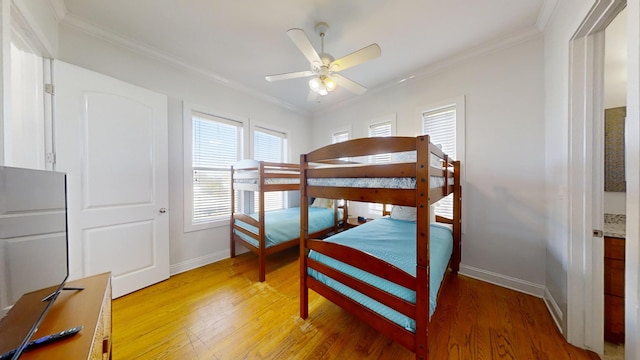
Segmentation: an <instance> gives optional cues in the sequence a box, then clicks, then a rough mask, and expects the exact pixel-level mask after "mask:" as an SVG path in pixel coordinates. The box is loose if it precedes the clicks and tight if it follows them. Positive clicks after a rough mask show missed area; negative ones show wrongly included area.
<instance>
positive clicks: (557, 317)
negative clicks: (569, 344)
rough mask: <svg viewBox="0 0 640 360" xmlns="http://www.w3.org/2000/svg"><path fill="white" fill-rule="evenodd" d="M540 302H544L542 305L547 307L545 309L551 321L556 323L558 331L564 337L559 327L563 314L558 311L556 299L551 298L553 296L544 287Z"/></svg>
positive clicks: (560, 326)
mask: <svg viewBox="0 0 640 360" xmlns="http://www.w3.org/2000/svg"><path fill="white" fill-rule="evenodd" d="M542 300H544V304H545V305H547V309H548V310H549V313H550V314H551V317H552V318H553V321H554V322H555V323H556V326H557V327H558V330H559V331H560V333H561V334H563V335H564V331H563V330H562V325H561V324H562V323H563V321H564V314H563V313H562V310H560V306H558V303H557V302H556V299H554V298H553V295H551V293H550V292H549V289H547V288H546V287H545V289H544V298H542Z"/></svg>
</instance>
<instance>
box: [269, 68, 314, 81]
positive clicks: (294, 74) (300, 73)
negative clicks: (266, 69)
mask: <svg viewBox="0 0 640 360" xmlns="http://www.w3.org/2000/svg"><path fill="white" fill-rule="evenodd" d="M311 75H313V71H311V70H306V71H297V72H290V73H284V74H276V75H268V76H265V77H264V78H265V79H267V81H280V80H288V79H296V78H301V77H307V76H311Z"/></svg>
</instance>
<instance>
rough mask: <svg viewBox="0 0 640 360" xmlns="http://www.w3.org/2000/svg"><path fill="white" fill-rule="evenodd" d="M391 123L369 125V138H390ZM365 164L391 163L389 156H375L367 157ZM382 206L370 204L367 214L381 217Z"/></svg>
mask: <svg viewBox="0 0 640 360" xmlns="http://www.w3.org/2000/svg"><path fill="white" fill-rule="evenodd" d="M391 135H392V134H391V122H390V121H385V122H381V123H377V124H372V125H369V137H383V136H391ZM367 162H369V163H372V164H384V163H390V162H391V154H377V155H372V156H368V157H367ZM382 209H383V204H377V203H370V204H369V212H370V213H372V214H376V215H381V214H382Z"/></svg>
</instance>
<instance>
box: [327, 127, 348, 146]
mask: <svg viewBox="0 0 640 360" xmlns="http://www.w3.org/2000/svg"><path fill="white" fill-rule="evenodd" d="M347 140H349V131H348V130H344V131H338V132H335V133H333V137H332V140H331V143H332V144H336V143H339V142H343V141H347Z"/></svg>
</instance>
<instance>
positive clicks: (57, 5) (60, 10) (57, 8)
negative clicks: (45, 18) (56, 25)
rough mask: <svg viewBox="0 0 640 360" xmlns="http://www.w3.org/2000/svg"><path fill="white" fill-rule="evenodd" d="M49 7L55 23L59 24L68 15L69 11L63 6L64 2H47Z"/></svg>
mask: <svg viewBox="0 0 640 360" xmlns="http://www.w3.org/2000/svg"><path fill="white" fill-rule="evenodd" d="M49 5H51V8H52V9H53V14H54V15H55V18H56V21H57V22H61V21H62V20H64V18H65V17H66V16H67V14H68V13H69V9H68V8H67V4H65V2H64V0H49Z"/></svg>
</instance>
